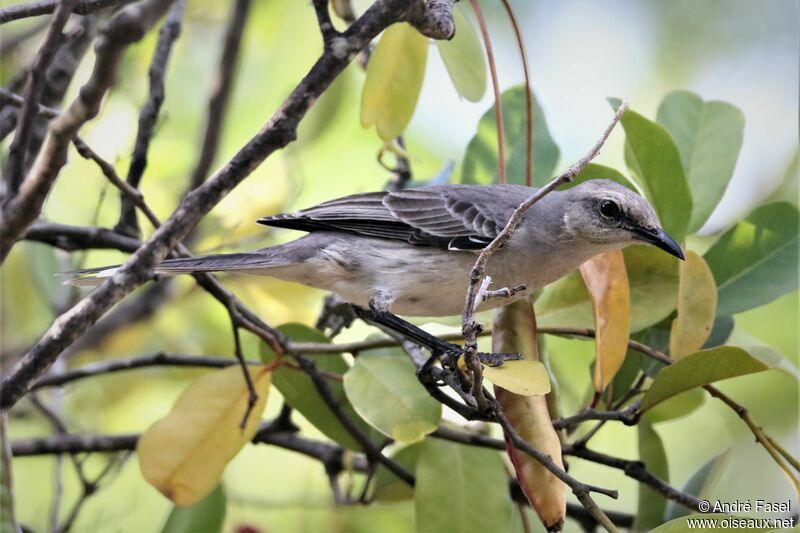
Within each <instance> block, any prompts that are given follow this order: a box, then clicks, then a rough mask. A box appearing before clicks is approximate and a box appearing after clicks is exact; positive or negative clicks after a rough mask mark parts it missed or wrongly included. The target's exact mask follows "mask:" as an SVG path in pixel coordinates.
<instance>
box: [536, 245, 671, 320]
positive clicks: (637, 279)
mask: <svg viewBox="0 0 800 533" xmlns="http://www.w3.org/2000/svg"><path fill="white" fill-rule="evenodd" d="M623 255H624V256H625V268H626V270H627V271H628V283H629V284H630V293H631V332H636V331H639V330H642V329H644V328H646V327H648V326H651V325H653V324H656V323H658V322H660V321H661V320H663V319H664V318H666V317H667V316H669V315H670V313H672V311H674V310H675V305H676V303H677V297H678V283H679V273H678V260H677V259H675V258H674V257H672V256H670V255H667V254H666V253H664V252H662V251H661V250H658V249H656V248H653V247H650V246H632V247H630V248H627V249H625V250H624V252H623ZM536 318H537V321H538V323H539V325H540V326H564V327H575V328H592V327H594V319H593V315H592V304H591V302H590V301H589V295H588V293H587V291H586V286H585V285H584V283H583V281H582V280H581V277H580V274H579V273H578V272H577V271H576V272H573V273H572V274H569V275H568V276H566V277H564V278H562V279H560V280H558V281H556V282H555V283H551V284H550V285H548V286H547V287H546V288H545V289H544V291H543V292H542V295H541V296H540V297H539V299H538V300H537V301H536Z"/></svg>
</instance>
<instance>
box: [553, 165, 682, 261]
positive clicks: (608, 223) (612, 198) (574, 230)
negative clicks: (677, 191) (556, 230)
mask: <svg viewBox="0 0 800 533" xmlns="http://www.w3.org/2000/svg"><path fill="white" fill-rule="evenodd" d="M566 194H567V196H566V209H565V212H564V224H565V227H566V229H567V231H568V232H569V233H571V234H572V235H574V236H575V237H577V238H581V239H585V240H587V241H590V242H592V243H595V244H599V245H609V246H611V247H614V248H616V247H624V246H627V245H629V244H637V243H648V244H652V245H653V246H656V247H658V248H660V249H662V250H664V251H665V252H667V253H668V254H671V255H674V256H675V257H677V258H679V259H683V251H682V250H681V247H680V246H679V245H678V243H677V242H675V240H674V239H673V238H672V237H670V236H669V235H668V234H667V233H666V232H665V231H664V230H663V229H661V224H660V223H659V221H658V215H656V212H655V210H654V209H653V207H652V206H651V205H650V204H649V203H648V201H647V200H645V199H644V198H643V197H642V196H640V195H638V194H636V193H635V192H633V191H631V190H630V189H628V188H626V187H623V186H622V185H619V184H617V183H615V182H613V181H609V180H599V179H597V180H588V181H585V182H583V183H581V184H579V185H576V186H575V187H573V188H571V189H569V190H567V191H566Z"/></svg>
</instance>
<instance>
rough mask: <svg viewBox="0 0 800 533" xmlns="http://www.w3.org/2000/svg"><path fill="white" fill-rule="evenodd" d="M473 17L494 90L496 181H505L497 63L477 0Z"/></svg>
mask: <svg viewBox="0 0 800 533" xmlns="http://www.w3.org/2000/svg"><path fill="white" fill-rule="evenodd" d="M470 4H471V5H472V10H473V11H474V12H475V18H477V19H478V26H480V28H481V37H483V44H484V46H485V47H486V61H487V62H488V63H489V72H490V73H491V75H492V92H494V116H495V120H496V121H497V182H498V183H501V184H505V183H506V147H505V140H504V134H503V103H502V101H501V99H500V83H499V81H498V79H497V65H496V64H495V61H494V52H493V51H492V41H491V39H489V28H488V27H487V26H486V19H484V18H483V11H481V6H480V5H478V0H470Z"/></svg>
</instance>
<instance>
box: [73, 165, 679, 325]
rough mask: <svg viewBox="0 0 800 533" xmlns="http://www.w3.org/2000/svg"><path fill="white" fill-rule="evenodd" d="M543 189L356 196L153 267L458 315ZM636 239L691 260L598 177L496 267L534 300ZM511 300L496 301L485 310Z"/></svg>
mask: <svg viewBox="0 0 800 533" xmlns="http://www.w3.org/2000/svg"><path fill="white" fill-rule="evenodd" d="M536 191H537V189H536V188H533V187H526V186H522V185H511V184H508V185H506V184H503V185H500V184H494V185H466V184H447V185H435V186H428V187H420V188H410V189H404V190H400V191H381V192H369V193H360V194H353V195H350V196H345V197H342V198H337V199H334V200H330V201H326V202H324V203H321V204H319V205H316V206H313V207H309V208H307V209H302V210H300V211H297V212H294V213H291V214H280V215H274V216H268V217H264V218H261V219H259V220H258V223H259V224H263V225H265V226H270V227H277V228H287V229H292V230H301V231H304V232H307V235H305V236H302V237H300V238H298V239H296V240H294V241H290V242H287V243H285V244H279V245H277V246H271V247H267V248H262V249H259V250H255V251H251V252H244V253H229V254H214V255H206V256H200V257H190V258H180V259H168V260H165V261H163V262H162V263H160V264H159V265H158V266H157V267H156V269H155V273H156V274H158V275H163V276H173V275H178V274H192V273H197V272H235V273H239V274H251V275H261V276H271V277H273V278H278V279H281V280H287V281H291V282H295V283H300V284H303V285H306V286H309V287H315V288H317V289H324V290H326V291H331V292H333V293H336V294H337V295H339V296H340V297H341V298H343V299H344V300H346V301H348V302H350V303H352V304H354V305H356V306H360V307H362V308H367V307H368V308H370V309H373V310H378V311H381V312H388V313H392V314H395V315H405V316H424V317H437V316H450V315H457V314H460V313H461V312H462V310H463V308H464V305H465V295H466V292H467V287H468V285H469V276H470V271H471V269H472V267H473V265H474V263H475V260H476V258H477V255H478V253H479V252H480V251H481V250H482V249H483V248H485V247H486V246H488V245H489V243H491V242H492V240H493V239H494V238H495V237H497V235H498V234H499V233H500V232H501V231H502V230H503V228H504V227H505V225H506V223H507V222H508V220H509V218H510V217H511V215H512V213H513V212H514V211H515V209H516V208H517V207H518V206H519V205H520V204H521V203H522V202H524V201H525V200H526V199H528V198H529V197H530V196H531V195H532V194H534V193H535V192H536ZM634 244H648V245H652V246H656V247H657V248H660V249H661V250H664V251H665V252H667V253H669V254H671V255H673V256H675V257H677V258H679V259H681V260H682V259H683V258H684V255H683V251H682V250H681V247H680V246H679V245H678V243H677V242H675V240H674V239H673V238H672V237H670V236H669V235H668V234H667V233H666V232H665V231H664V230H663V229H662V227H661V224H660V222H659V219H658V215H657V214H656V211H655V210H654V209H653V207H652V206H651V205H650V203H649V202H648V201H647V200H646V199H645V198H644V197H642V196H641V195H639V194H637V193H636V192H634V191H632V190H631V189H628V188H626V187H624V186H622V185H619V184H617V183H616V182H613V181H610V180H604V179H590V180H586V181H584V182H582V183H579V184H577V185H575V186H573V187H571V188H568V189H565V190H556V191H553V192H551V193H549V194H547V195H545V196H544V197H542V198H541V199H540V200H539V201H538V202H536V203H535V204H534V205H533V206H532V207H531V208H530V209H528V210H527V211H526V212H525V213H524V214H523V216H522V219H521V221H520V223H519V225H518V226H517V228H516V230H515V231H514V232H513V234H512V235H511V237H510V239H508V241H506V242H505V243H504V244H503V246H502V247H501V248H500V249H499V250H498V251H497V252H496V253H495V254H494V255H493V256H492V258H491V259H490V260H489V262H488V264H487V267H486V274H487V276H489V277H491V280H492V283H493V286H494V287H518V286H521V285H524V286H525V290H521V291H519V292H517V293H516V294H514V295H513V297H512V298H511V299H512V300H513V299H518V298H524V297H526V296H530V295H531V294H533V293H534V292H535V291H537V290H539V289H541V288H543V287H544V286H546V285H548V284H550V283H552V282H554V281H556V280H558V279H559V278H562V277H564V276H565V275H567V274H569V273H570V272H572V271H574V270H575V269H576V268H577V267H578V266H580V265H581V264H582V263H584V262H585V261H587V260H588V259H590V258H592V257H593V256H595V255H598V254H601V253H603V252H608V251H611V250H617V249H621V248H624V247H627V246H630V245H634ZM118 268H119V267H118V266H108V267H99V268H90V269H84V270H78V271H73V272H70V273H68V274H70V275H71V277H72V279H70V280H69V281H68V283H72V284H75V285H96V284H98V283H100V282H102V281H103V280H104V279H106V278H108V277H110V276H113V275H114V273H115V272H116V271H117V269H118ZM508 302H509V299H501V298H493V299H488V300H486V301H483V302H482V303H481V304H480V306H479V307H478V308H477V310H478V311H482V310H486V309H491V308H495V307H498V306H502V305H505V304H506V303H508Z"/></svg>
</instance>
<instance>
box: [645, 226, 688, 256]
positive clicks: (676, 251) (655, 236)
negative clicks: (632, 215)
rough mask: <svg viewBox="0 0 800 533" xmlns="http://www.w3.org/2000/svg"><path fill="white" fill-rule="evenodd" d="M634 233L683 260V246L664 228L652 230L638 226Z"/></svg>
mask: <svg viewBox="0 0 800 533" xmlns="http://www.w3.org/2000/svg"><path fill="white" fill-rule="evenodd" d="M633 234H634V235H635V237H636V238H637V239H638V240H640V241H644V242H646V243H649V244H652V245H653V246H655V247H656V248H661V249H662V250H664V251H665V252H667V253H668V254H670V255H674V256H675V257H677V258H678V259H680V260H681V261H683V259H684V256H683V250H681V247H680V246H679V245H678V243H677V242H675V239H673V238H672V237H670V236H669V235H668V234H667V232H666V231H664V230H663V229H661V228H657V229H655V230H650V229H645V228H636V229H635V230H633Z"/></svg>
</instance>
